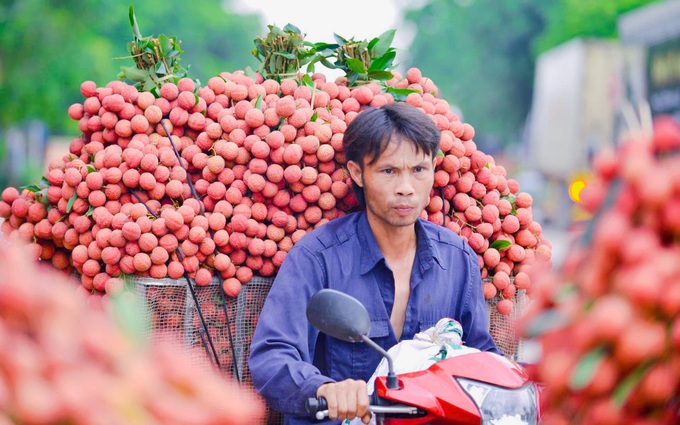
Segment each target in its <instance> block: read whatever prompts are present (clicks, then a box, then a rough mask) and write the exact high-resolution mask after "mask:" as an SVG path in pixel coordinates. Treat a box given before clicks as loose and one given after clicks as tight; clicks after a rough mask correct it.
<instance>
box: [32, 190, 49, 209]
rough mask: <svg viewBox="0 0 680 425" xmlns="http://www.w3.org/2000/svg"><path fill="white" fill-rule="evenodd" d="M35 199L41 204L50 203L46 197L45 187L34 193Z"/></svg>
mask: <svg viewBox="0 0 680 425" xmlns="http://www.w3.org/2000/svg"><path fill="white" fill-rule="evenodd" d="M35 199H36V200H37V201H38V202H40V203H41V204H43V205H48V204H49V203H50V200H49V199H47V188H44V189H42V190H41V191H39V192H37V193H36V194H35Z"/></svg>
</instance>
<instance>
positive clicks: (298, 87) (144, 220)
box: [0, 68, 551, 314]
mask: <svg viewBox="0 0 680 425" xmlns="http://www.w3.org/2000/svg"><path fill="white" fill-rule="evenodd" d="M303 81H304V79H302V78H288V79H284V80H282V81H281V82H280V83H279V82H277V81H275V80H274V79H264V78H263V77H262V76H261V75H259V74H254V75H253V76H248V75H246V74H245V72H244V71H240V70H239V71H235V72H222V73H221V74H219V76H215V77H212V78H210V79H209V80H208V82H207V85H205V86H200V87H199V86H197V85H196V83H195V82H194V81H193V80H191V79H189V78H182V79H180V80H178V81H177V83H176V84H175V83H173V82H167V83H165V84H164V85H163V86H161V88H160V90H159V94H160V96H159V97H155V96H154V95H153V94H152V93H151V92H139V91H138V90H137V89H136V88H135V87H134V86H132V85H129V84H127V83H125V82H123V81H111V82H109V83H108V84H106V85H105V86H103V87H98V86H97V85H96V84H95V83H94V82H92V81H86V82H84V83H82V85H81V93H82V95H83V97H84V100H83V102H82V103H76V104H73V105H71V107H70V108H69V109H68V115H69V116H70V117H71V118H72V119H74V120H76V121H78V126H79V129H80V131H81V132H82V134H81V135H79V136H78V137H76V138H74V139H73V141H72V142H71V144H70V148H69V152H68V153H66V154H65V155H64V156H63V157H62V158H60V159H58V160H55V161H52V162H51V163H50V164H49V167H48V170H47V172H46V174H45V178H44V180H43V182H41V184H40V185H37V186H36V187H34V188H33V189H32V190H31V189H22V190H17V189H15V188H11V187H10V188H6V189H5V190H4V191H3V192H2V201H1V202H0V217H2V218H4V219H5V221H4V223H3V225H2V230H3V231H4V233H6V234H9V233H14V232H17V233H18V234H20V235H21V237H22V238H23V239H24V240H25V241H27V242H29V243H32V248H33V253H34V256H35V258H40V259H41V260H44V261H51V262H52V263H53V264H54V266H55V267H57V268H59V269H62V270H65V271H68V272H71V271H73V270H74V269H75V270H76V271H77V272H78V273H79V274H80V275H81V282H82V287H83V288H84V289H85V290H87V291H93V290H95V291H97V292H100V293H102V292H108V290H109V288H110V287H117V286H119V285H120V281H119V279H118V277H120V276H121V275H122V274H134V275H138V276H147V277H150V278H156V279H159V278H165V277H169V278H173V279H177V278H180V277H182V276H183V275H184V274H185V273H186V274H188V276H189V277H190V278H192V279H194V280H195V282H196V284H197V285H208V284H210V282H211V281H212V279H213V278H215V277H217V276H218V275H219V277H220V278H221V279H222V280H223V285H224V289H225V291H226V293H227V294H228V295H231V296H234V295H237V294H238V292H239V290H240V288H241V285H242V284H245V283H247V282H249V281H250V280H251V279H252V277H253V276H254V275H258V276H265V277H266V276H273V275H274V274H275V273H276V272H277V270H278V268H279V267H280V266H281V263H282V261H283V259H284V258H285V256H286V253H287V252H288V251H289V250H290V249H291V247H292V246H293V245H294V244H295V243H296V242H297V241H299V240H300V238H301V237H302V236H303V235H305V234H306V233H307V232H309V231H310V230H312V229H314V228H316V227H319V226H321V225H323V224H324V223H326V222H327V221H329V220H333V219H334V218H337V217H340V216H342V215H344V214H347V213H349V212H351V211H355V210H357V209H358V208H359V206H358V204H357V202H356V198H355V197H354V194H353V192H352V189H351V185H352V182H351V178H350V177H349V174H348V172H347V171H346V168H345V163H346V160H345V157H344V153H343V149H342V139H343V133H344V131H345V130H346V128H347V125H348V124H349V123H351V122H352V120H353V119H354V118H355V117H356V116H357V115H358V114H360V113H361V112H362V111H363V110H364V109H366V108H367V107H380V106H383V105H386V104H388V103H392V102H406V103H408V104H411V105H414V106H416V107H418V108H420V109H421V110H423V111H424V112H425V113H426V114H427V115H429V116H430V117H431V118H432V120H433V121H434V122H435V123H436V124H437V126H438V127H439V128H440V130H441V141H440V147H441V152H440V153H439V155H438V157H437V168H436V173H435V183H434V188H433V189H432V191H431V198H430V203H429V205H428V206H427V208H426V210H425V211H424V212H423V214H422V217H423V218H426V219H428V220H430V221H432V222H435V223H438V224H441V225H443V226H446V227H448V228H449V229H451V230H453V231H454V232H456V233H458V234H460V235H461V236H462V237H463V238H464V239H466V240H467V241H468V242H469V244H470V246H471V247H472V248H473V249H474V250H475V252H477V254H478V259H479V267H480V272H481V275H482V277H483V278H485V279H486V283H485V284H484V294H485V296H486V297H487V298H488V299H492V298H497V299H500V301H503V300H507V301H505V302H498V304H497V305H498V309H499V311H501V312H502V313H504V314H508V313H509V312H510V311H511V310H512V306H513V303H512V301H511V300H513V297H514V294H515V292H516V291H517V290H518V289H519V290H527V291H531V289H532V287H533V285H532V283H531V279H529V275H528V274H527V273H526V272H527V271H528V269H529V268H530V267H531V265H532V264H534V263H535V261H536V260H539V261H542V262H549V261H550V258H551V245H550V243H549V242H548V241H547V240H545V239H544V237H543V234H542V229H541V225H540V224H539V223H537V222H536V221H534V220H533V217H532V209H531V208H532V202H533V200H532V197H531V195H530V194H528V193H526V192H520V191H519V185H518V182H517V181H516V180H514V179H512V178H509V177H508V176H507V172H506V169H505V168H504V167H503V166H502V165H498V164H496V163H495V161H494V158H493V157H492V156H491V155H488V154H485V153H484V152H482V151H481V150H479V149H477V146H476V144H475V142H474V141H473V138H474V134H475V131H474V128H473V127H472V126H471V125H470V124H468V123H464V122H462V121H461V120H460V118H459V117H458V116H457V115H456V114H455V113H454V112H452V110H451V109H450V108H449V104H448V103H447V101H446V100H444V99H442V98H440V97H439V96H438V90H437V87H436V85H435V84H434V83H433V82H432V80H431V79H429V78H426V77H423V76H422V75H421V72H420V70H418V69H417V68H411V69H409V70H408V71H407V72H406V74H405V76H402V75H400V74H399V73H397V72H395V73H394V77H393V78H392V79H391V80H389V81H386V82H383V83H378V82H370V83H368V84H364V85H360V86H357V87H348V86H347V82H346V79H345V80H343V79H338V81H336V82H332V81H327V80H326V77H325V76H324V75H323V74H321V73H316V74H313V75H312V81H313V84H306V83H304V82H303ZM390 88H394V89H411V90H412V92H410V94H408V95H396V94H393V93H392V92H390Z"/></svg>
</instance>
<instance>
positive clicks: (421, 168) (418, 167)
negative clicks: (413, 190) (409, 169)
mask: <svg viewBox="0 0 680 425" xmlns="http://www.w3.org/2000/svg"><path fill="white" fill-rule="evenodd" d="M413 170H414V171H415V172H416V173H420V172H422V171H425V167H421V166H420V165H419V166H417V167H416V168H414V169H413Z"/></svg>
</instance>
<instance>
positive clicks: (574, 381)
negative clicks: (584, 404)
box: [569, 345, 606, 391]
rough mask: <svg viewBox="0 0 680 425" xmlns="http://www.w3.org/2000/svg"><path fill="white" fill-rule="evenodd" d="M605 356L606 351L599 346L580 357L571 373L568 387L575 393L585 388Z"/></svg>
mask: <svg viewBox="0 0 680 425" xmlns="http://www.w3.org/2000/svg"><path fill="white" fill-rule="evenodd" d="M605 355H606V350H605V349H604V347H603V346H601V345H600V346H598V347H596V348H594V349H592V350H591V351H590V352H588V353H587V354H586V355H585V356H583V357H581V359H580V360H579V362H578V363H577V364H576V368H574V370H573V371H572V373H571V379H570V380H569V387H570V388H571V389H572V390H576V391H578V390H582V389H583V388H585V387H586V386H587V385H588V384H589V383H590V381H592V380H593V377H594V376H595V372H596V371H597V368H598V366H599V365H600V363H601V362H602V359H603V358H604V356H605Z"/></svg>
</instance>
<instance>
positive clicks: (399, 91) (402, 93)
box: [387, 87, 418, 96]
mask: <svg viewBox="0 0 680 425" xmlns="http://www.w3.org/2000/svg"><path fill="white" fill-rule="evenodd" d="M387 92H388V93H392V94H396V95H400V96H408V95H409V94H411V93H418V90H416V89H407V88H396V87H388V88H387Z"/></svg>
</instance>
